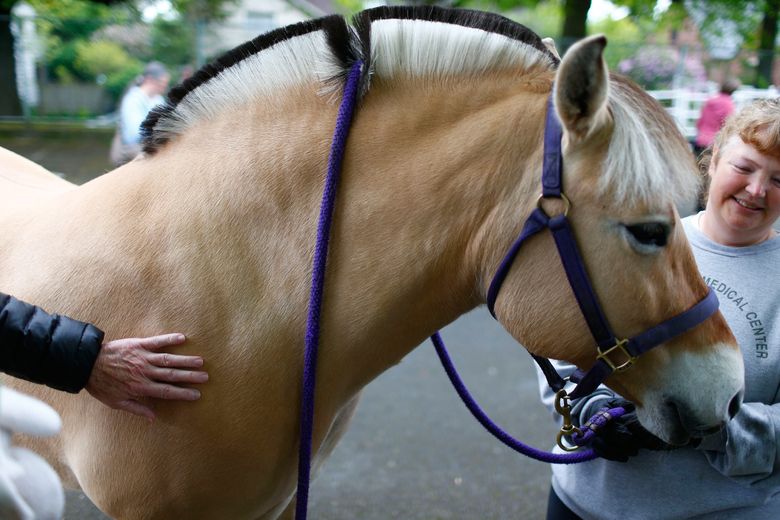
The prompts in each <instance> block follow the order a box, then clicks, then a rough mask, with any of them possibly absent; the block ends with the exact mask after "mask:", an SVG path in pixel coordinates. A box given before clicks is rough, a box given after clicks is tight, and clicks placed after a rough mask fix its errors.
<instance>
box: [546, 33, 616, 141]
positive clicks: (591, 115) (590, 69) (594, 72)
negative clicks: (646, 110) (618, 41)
mask: <svg viewBox="0 0 780 520" xmlns="http://www.w3.org/2000/svg"><path fill="white" fill-rule="evenodd" d="M606 45H607V38H606V37H604V36H603V35H598V36H591V37H589V38H585V39H584V40H581V41H579V42H577V43H576V44H574V45H572V46H571V47H570V48H569V50H568V51H567V52H566V54H565V55H564V56H563V60H562V61H561V65H560V66H559V67H558V74H557V77H556V79H555V107H556V110H557V112H558V117H560V119H561V123H562V124H563V127H564V128H565V129H566V131H567V132H569V133H570V134H572V135H573V136H575V137H576V138H584V137H585V136H587V135H588V134H590V133H591V132H592V131H593V130H594V129H596V128H598V127H600V126H601V125H602V124H603V123H604V121H606V118H605V117H604V116H605V115H606V105H607V93H608V89H609V78H608V76H607V64H606V63H605V62H604V57H603V55H602V54H603V52H604V47H606Z"/></svg>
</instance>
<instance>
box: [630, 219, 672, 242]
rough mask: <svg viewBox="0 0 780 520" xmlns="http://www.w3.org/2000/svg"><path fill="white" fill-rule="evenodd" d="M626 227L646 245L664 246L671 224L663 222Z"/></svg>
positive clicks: (635, 237)
mask: <svg viewBox="0 0 780 520" xmlns="http://www.w3.org/2000/svg"><path fill="white" fill-rule="evenodd" d="M626 229H627V230H628V232H629V233H631V236H633V237H634V239H635V240H636V241H637V242H639V243H640V244H643V245H646V246H655V247H663V246H665V245H666V239H667V238H668V237H669V226H667V225H666V224H664V223H662V222H645V223H642V224H632V225H626Z"/></svg>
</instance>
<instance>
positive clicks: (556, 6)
mask: <svg viewBox="0 0 780 520" xmlns="http://www.w3.org/2000/svg"><path fill="white" fill-rule="evenodd" d="M505 14H506V15H507V16H509V17H510V18H512V19H513V20H515V21H516V22H519V23H521V24H523V25H525V26H526V27H528V28H529V29H531V30H533V31H534V32H535V33H536V34H538V35H539V36H541V37H542V38H547V37H550V38H553V39H554V40H555V42H556V44H558V40H559V39H560V35H561V27H562V23H563V11H562V10H561V5H560V2H538V3H537V4H536V5H535V6H533V7H529V8H527V9H522V10H519V9H518V10H516V11H511V12H509V13H505Z"/></svg>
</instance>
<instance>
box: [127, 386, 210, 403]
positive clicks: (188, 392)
mask: <svg viewBox="0 0 780 520" xmlns="http://www.w3.org/2000/svg"><path fill="white" fill-rule="evenodd" d="M139 394H140V395H139V397H154V398H155V399H166V400H169V401H197V400H198V399H200V392H199V391H198V390H195V389H194V388H182V387H179V386H174V385H166V384H162V383H150V384H148V385H144V387H143V388H142V389H141V390H140V392H139Z"/></svg>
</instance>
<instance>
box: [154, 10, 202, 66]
mask: <svg viewBox="0 0 780 520" xmlns="http://www.w3.org/2000/svg"><path fill="white" fill-rule="evenodd" d="M151 40H152V45H151V54H152V56H153V57H154V59H156V60H158V61H161V62H163V63H167V64H169V65H184V64H186V63H192V62H194V61H195V31H194V29H193V27H192V25H190V24H187V23H182V22H181V21H179V20H172V21H171V20H163V19H162V18H157V19H156V20H154V22H153V23H152V30H151Z"/></svg>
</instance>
